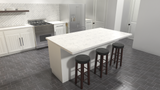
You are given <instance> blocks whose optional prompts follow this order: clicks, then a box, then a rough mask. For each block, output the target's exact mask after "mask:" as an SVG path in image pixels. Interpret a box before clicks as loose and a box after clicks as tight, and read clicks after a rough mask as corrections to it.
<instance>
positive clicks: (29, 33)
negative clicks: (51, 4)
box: [4, 28, 35, 53]
mask: <svg viewBox="0 0 160 90" xmlns="http://www.w3.org/2000/svg"><path fill="white" fill-rule="evenodd" d="M4 34H5V37H6V42H7V47H8V52H9V53H14V52H20V51H22V50H26V49H30V48H34V47H35V40H34V36H33V28H24V29H16V30H10V31H4Z"/></svg>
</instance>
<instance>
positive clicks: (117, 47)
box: [110, 43, 124, 69]
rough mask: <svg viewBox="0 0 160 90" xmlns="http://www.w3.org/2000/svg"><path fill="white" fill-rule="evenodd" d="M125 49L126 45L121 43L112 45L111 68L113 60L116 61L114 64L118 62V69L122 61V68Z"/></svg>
mask: <svg viewBox="0 0 160 90" xmlns="http://www.w3.org/2000/svg"><path fill="white" fill-rule="evenodd" d="M123 48H124V45H123V44H121V43H113V44H112V53H111V59H110V66H111V64H112V60H114V64H115V62H116V69H117V67H118V62H119V61H120V67H121V66H122V57H123ZM114 51H115V52H114Z"/></svg>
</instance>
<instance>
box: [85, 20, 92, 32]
mask: <svg viewBox="0 0 160 90" xmlns="http://www.w3.org/2000/svg"><path fill="white" fill-rule="evenodd" d="M85 23H86V30H88V29H92V20H91V19H86V22H85Z"/></svg>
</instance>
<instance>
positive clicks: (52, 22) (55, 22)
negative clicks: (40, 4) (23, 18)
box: [0, 21, 66, 31]
mask: <svg viewBox="0 0 160 90" xmlns="http://www.w3.org/2000/svg"><path fill="white" fill-rule="evenodd" d="M48 23H51V24H64V23H66V22H63V21H48ZM27 27H34V26H33V25H29V24H26V25H24V26H14V27H3V28H0V31H4V30H10V29H18V28H27Z"/></svg>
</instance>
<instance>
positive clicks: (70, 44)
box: [47, 28, 131, 54]
mask: <svg viewBox="0 0 160 90" xmlns="http://www.w3.org/2000/svg"><path fill="white" fill-rule="evenodd" d="M130 35H131V34H128V33H124V32H119V31H114V30H109V29H103V28H97V29H91V30H87V31H80V32H75V33H70V34H66V35H60V36H54V37H48V38H47V40H49V41H51V42H53V43H55V44H56V45H58V46H59V47H61V48H63V49H64V50H66V51H67V52H68V53H70V54H77V53H80V52H83V51H86V50H88V49H92V48H95V47H98V46H101V45H104V44H107V43H110V42H113V41H116V40H119V39H122V38H125V37H128V36H130ZM64 41H65V42H64ZM84 46H85V47H84Z"/></svg>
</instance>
